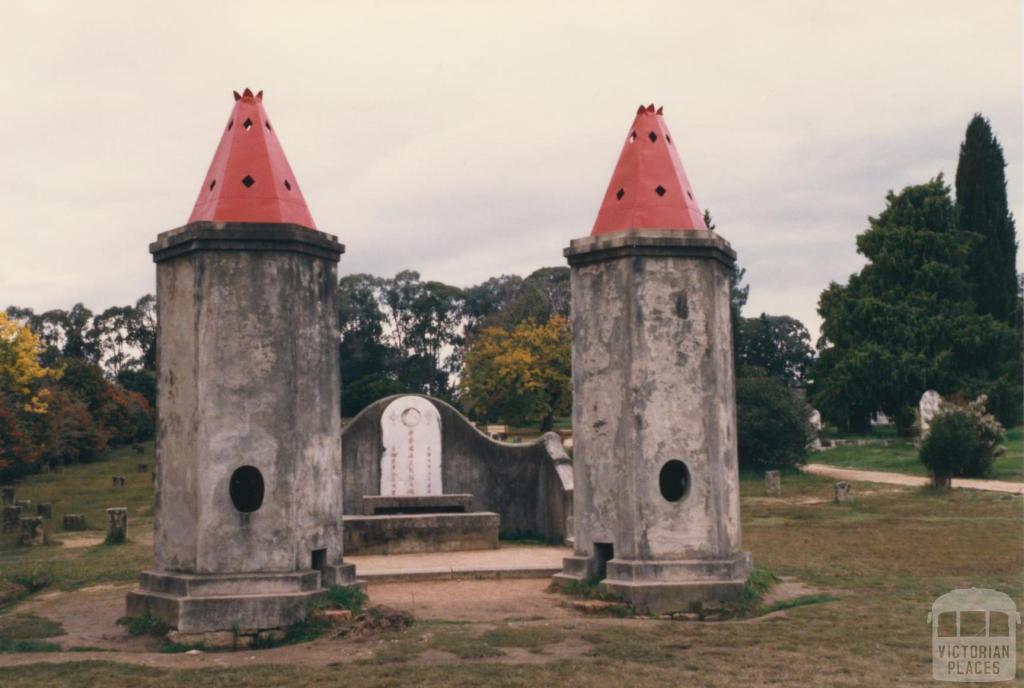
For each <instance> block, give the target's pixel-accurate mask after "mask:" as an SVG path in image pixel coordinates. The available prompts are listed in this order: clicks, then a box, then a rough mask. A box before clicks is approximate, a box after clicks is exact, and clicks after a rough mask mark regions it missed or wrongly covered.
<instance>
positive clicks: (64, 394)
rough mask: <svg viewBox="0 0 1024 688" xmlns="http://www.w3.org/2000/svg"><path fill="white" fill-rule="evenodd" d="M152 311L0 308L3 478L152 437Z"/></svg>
mask: <svg viewBox="0 0 1024 688" xmlns="http://www.w3.org/2000/svg"><path fill="white" fill-rule="evenodd" d="M154 305H155V303H154V299H153V297H152V296H144V297H142V298H141V299H139V300H138V301H137V302H136V303H135V304H134V305H129V306H118V307H114V308H109V309H107V310H106V311H104V312H102V313H100V314H98V315H97V314H93V313H92V312H91V311H90V310H89V309H87V308H85V307H84V306H83V305H82V304H76V305H75V306H74V307H73V308H71V310H68V311H65V310H51V311H46V312H45V313H35V312H34V311H33V310H32V309H29V308H20V307H17V306H11V307H9V308H8V309H7V311H6V312H0V480H4V481H7V480H11V479H13V478H16V477H18V476H20V475H24V474H26V473H29V472H34V471H37V470H40V469H41V468H42V467H43V466H50V467H52V466H58V465H63V464H69V463H76V462H85V461H91V460H93V459H95V458H96V457H98V456H99V455H101V454H102V453H103V452H104V451H105V450H106V449H107V448H108V447H113V446H118V445H123V444H129V443H134V442H139V441H143V440H147V439H150V438H152V436H153V430H154V413H153V408H154V403H155V399H156V377H155V367H156V349H155V346H156V314H155V308H154Z"/></svg>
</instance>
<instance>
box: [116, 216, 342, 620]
mask: <svg viewBox="0 0 1024 688" xmlns="http://www.w3.org/2000/svg"><path fill="white" fill-rule="evenodd" d="M343 250H344V247H342V246H341V244H339V243H338V241H337V239H336V238H334V237H332V236H330V235H327V234H324V233H322V232H317V231H314V230H310V229H306V228H303V227H298V226H296V225H282V224H255V223H210V222H196V223H193V224H190V225H186V226H185V227H182V228H179V229H176V230H173V231H171V232H166V233H164V234H161V235H160V237H158V239H157V241H156V242H155V243H154V244H152V245H151V246H150V251H151V252H152V253H153V257H154V261H155V262H156V263H157V309H158V316H159V320H158V322H159V325H158V329H157V346H158V352H159V354H158V356H159V358H158V362H157V363H158V376H159V385H158V404H157V407H158V409H159V414H158V419H157V470H156V514H155V535H154V549H155V554H156V567H157V572H158V573H159V574H164V575H172V576H173V575H177V576H190V575H196V574H200V575H210V576H223V575H228V576H237V575H238V574H259V575H266V574H292V575H290V576H289V577H288V578H289V581H291V582H290V583H289V585H290V588H289V589H288V590H277V591H276V592H274V593H267V592H266V591H265V589H264V587H263V586H262V584H258V580H257V579H240V580H239V581H238V582H237V586H236V587H235V589H234V590H233V591H232V592H231V594H230V595H223V596H207V597H202V598H198V599H194V598H193V597H191V596H188V595H185V596H180V595H167V594H165V593H162V592H160V590H158V589H154V590H148V591H145V592H143V593H141V594H139V595H136V596H134V597H130V598H129V608H130V609H135V610H140V609H148V610H149V611H150V612H151V613H154V614H156V615H158V616H160V618H163V619H164V620H165V621H167V622H169V623H171V624H172V625H176V626H177V628H178V630H179V631H189V632H199V631H208V630H218V629H225V628H231V627H232V626H240V627H250V626H251V627H253V628H270V627H274V626H277V625H281V624H282V623H284V624H287V623H291V621H294V620H296V617H295V614H300V613H301V610H302V609H304V606H303V605H304V604H305V602H306V601H308V598H309V597H310V595H311V594H315V590H314V591H309V590H305V589H304V588H303V586H304V585H305V583H302V582H301V581H304V580H305V578H304V575H305V573H308V572H310V571H312V570H313V568H314V567H315V568H317V569H319V571H318V572H317V574H316V578H317V587H319V584H320V582H321V574H322V580H323V582H324V583H329V582H339V583H340V582H346V581H348V580H351V579H352V571H351V567H345V566H344V564H343V563H342V562H343V559H342V555H343V541H342V533H341V517H342V502H341V498H340V495H341V447H340V445H339V443H338V436H339V434H340V416H339V408H340V384H341V381H340V372H339V360H338V344H337V303H336V299H337V296H336V282H337V272H336V263H337V261H338V258H339V257H340V255H341V253H342V252H343ZM244 467H251V468H245V471H243V472H242V473H240V474H236V471H237V470H238V469H242V468H244ZM251 469H255V471H258V476H257V475H256V474H255V471H253V470H251ZM246 472H247V473H246ZM233 476H235V478H236V479H235V482H234V485H235V488H234V490H235V491H234V493H233V492H232V478H233ZM243 478H244V479H243ZM260 486H262V489H261V488H260ZM233 494H234V496H233ZM260 495H262V498H261V499H260ZM247 501H248V502H249V503H246V502H247ZM154 575H155V574H154ZM153 580H154V578H152V577H147V575H143V577H142V584H143V587H144V589H145V586H146V585H148V584H151V583H152V581H153ZM140 598H145V599H140Z"/></svg>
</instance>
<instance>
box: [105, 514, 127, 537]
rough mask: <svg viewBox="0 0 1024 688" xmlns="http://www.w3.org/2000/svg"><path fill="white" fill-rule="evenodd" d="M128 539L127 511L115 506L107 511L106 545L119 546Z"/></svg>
mask: <svg viewBox="0 0 1024 688" xmlns="http://www.w3.org/2000/svg"><path fill="white" fill-rule="evenodd" d="M127 539H128V509H127V508H125V507H123V506H117V507H113V508H110V509H107V544H108V545H119V544H121V543H122V542H124V541H125V540H127Z"/></svg>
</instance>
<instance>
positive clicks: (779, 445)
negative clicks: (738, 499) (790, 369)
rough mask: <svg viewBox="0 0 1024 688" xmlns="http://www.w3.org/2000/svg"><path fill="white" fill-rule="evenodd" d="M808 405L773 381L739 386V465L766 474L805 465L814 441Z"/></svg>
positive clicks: (743, 382) (761, 379)
mask: <svg viewBox="0 0 1024 688" xmlns="http://www.w3.org/2000/svg"><path fill="white" fill-rule="evenodd" d="M809 418H810V412H809V409H808V408H807V403H806V402H804V400H803V398H802V397H801V396H800V395H799V394H798V393H797V392H795V391H794V390H791V389H789V388H788V387H786V385H785V384H783V382H782V380H781V379H779V378H774V377H746V378H741V379H739V380H737V382H736V425H737V430H736V435H737V440H738V450H739V462H740V465H741V466H743V467H745V468H752V469H755V470H764V469H767V468H780V467H783V466H792V465H795V464H798V463H803V461H804V459H805V457H806V456H807V445H808V444H810V443H811V441H812V440H813V439H814V430H813V428H812V427H811V423H810V420H809Z"/></svg>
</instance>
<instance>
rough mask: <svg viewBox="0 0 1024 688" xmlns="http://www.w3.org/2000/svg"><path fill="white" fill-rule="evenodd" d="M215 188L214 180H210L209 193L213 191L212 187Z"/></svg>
mask: <svg viewBox="0 0 1024 688" xmlns="http://www.w3.org/2000/svg"><path fill="white" fill-rule="evenodd" d="M215 186H217V180H216V179H211V180H210V191H213V187H215Z"/></svg>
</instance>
